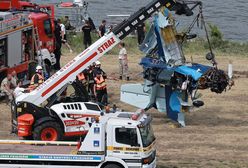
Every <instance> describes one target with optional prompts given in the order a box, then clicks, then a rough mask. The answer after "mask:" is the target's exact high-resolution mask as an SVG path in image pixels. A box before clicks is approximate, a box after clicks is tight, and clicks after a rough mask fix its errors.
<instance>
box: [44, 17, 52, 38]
mask: <svg viewBox="0 0 248 168" xmlns="http://www.w3.org/2000/svg"><path fill="white" fill-rule="evenodd" d="M44 30H45V33H46V35H47V36H48V37H52V36H53V32H52V24H51V21H50V19H47V20H44Z"/></svg>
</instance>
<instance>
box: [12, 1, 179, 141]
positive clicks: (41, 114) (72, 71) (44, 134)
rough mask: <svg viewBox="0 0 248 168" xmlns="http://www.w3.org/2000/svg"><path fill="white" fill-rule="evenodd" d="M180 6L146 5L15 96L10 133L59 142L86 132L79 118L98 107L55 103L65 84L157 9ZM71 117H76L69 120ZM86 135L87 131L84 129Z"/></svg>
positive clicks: (67, 101) (77, 99)
mask: <svg viewBox="0 0 248 168" xmlns="http://www.w3.org/2000/svg"><path fill="white" fill-rule="evenodd" d="M182 4H183V3H182V2H180V3H179V2H176V1H174V0H154V1H152V2H150V3H149V4H148V5H147V6H146V7H143V8H141V9H140V10H138V11H137V12H136V13H134V14H133V15H131V16H130V17H129V18H128V19H127V20H124V21H123V22H122V23H120V24H119V25H117V26H116V27H115V28H114V29H113V31H112V32H109V33H107V34H106V35H104V36H103V37H102V38H100V39H99V40H97V41H96V42H95V43H94V44H92V45H91V46H90V47H89V48H87V49H86V50H84V51H83V52H82V53H80V54H79V55H78V56H77V57H75V58H74V59H73V60H71V61H70V62H69V63H67V64H66V65H65V66H64V67H62V68H61V69H60V70H59V71H57V72H56V73H55V74H54V75H52V76H51V77H50V78H49V79H47V80H46V81H45V82H44V83H43V84H42V85H40V86H39V87H38V88H36V89H35V90H34V91H32V92H30V93H22V94H20V95H19V96H17V97H16V100H15V103H14V104H13V105H12V116H13V117H12V118H13V120H12V123H13V124H12V125H13V130H16V133H18V135H19V136H20V137H24V138H25V139H34V140H61V139H62V137H64V136H76V135H80V134H82V133H83V132H84V131H82V128H86V127H85V126H84V124H85V121H82V118H83V117H84V115H86V114H88V115H95V113H99V107H98V105H97V104H95V105H94V104H92V103H78V102H83V101H82V100H80V98H82V97H80V96H78V97H77V96H76V97H75V96H72V97H68V98H67V99H64V100H63V101H61V100H58V97H59V96H60V94H61V93H62V92H63V89H64V88H66V86H67V85H68V83H70V82H73V81H74V80H75V78H76V76H77V75H78V74H79V73H80V72H82V71H83V70H84V69H86V68H87V67H88V66H89V65H91V64H92V63H93V62H95V61H96V60H98V59H99V58H100V57H101V56H102V55H104V54H105V53H106V52H108V51H109V50H111V49H112V48H113V47H114V46H116V45H117V44H118V43H119V42H120V41H121V40H122V39H123V38H125V37H126V36H127V35H128V34H130V33H131V32H132V31H133V30H135V28H136V26H137V25H138V24H140V23H142V22H144V21H145V20H146V19H147V18H149V17H150V16H151V15H152V14H154V13H155V12H156V11H157V10H158V9H159V8H161V7H166V8H168V9H169V10H177V9H179V10H181V8H180V7H181V6H182ZM75 88H77V87H75ZM77 89H78V88H77ZM45 102H47V103H45ZM55 102H56V103H55ZM44 104H45V105H44ZM79 105H80V106H79ZM87 105H88V106H91V107H89V108H93V109H92V110H93V111H95V112H94V113H92V110H90V111H89V110H88V109H89V108H88V107H86V106H87ZM83 107H85V108H83ZM85 110H86V111H85ZM87 110H88V111H87ZM80 113H81V114H80ZM74 115H77V116H78V117H71V116H74ZM80 115H81V116H82V117H80ZM86 118H87V117H86ZM67 120H70V121H69V124H67V123H66V122H67ZM80 120H81V121H80ZM70 123H73V126H74V128H72V127H71V124H70ZM75 127H76V128H75ZM86 132H87V129H85V133H86Z"/></svg>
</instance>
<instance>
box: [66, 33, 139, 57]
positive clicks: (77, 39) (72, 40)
mask: <svg viewBox="0 0 248 168" xmlns="http://www.w3.org/2000/svg"><path fill="white" fill-rule="evenodd" d="M91 37H92V44H93V43H94V42H95V41H97V40H98V39H99V37H98V34H97V33H96V32H93V33H91ZM123 42H124V43H125V45H126V46H125V47H126V49H127V52H128V53H130V54H131V53H132V54H138V53H140V51H139V49H138V41H137V39H136V36H128V37H126V38H125V39H124V40H123ZM68 43H69V44H70V45H71V47H72V50H73V51H75V52H77V53H79V52H82V51H83V50H84V44H83V33H82V32H77V33H69V34H68ZM108 54H112V55H118V54H119V48H118V46H115V47H114V48H113V49H112V50H111V51H109V52H108Z"/></svg>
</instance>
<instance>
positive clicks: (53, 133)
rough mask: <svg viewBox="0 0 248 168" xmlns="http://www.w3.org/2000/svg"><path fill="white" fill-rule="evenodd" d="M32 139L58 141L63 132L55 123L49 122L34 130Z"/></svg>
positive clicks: (61, 137)
mask: <svg viewBox="0 0 248 168" xmlns="http://www.w3.org/2000/svg"><path fill="white" fill-rule="evenodd" d="M33 137H34V140H41V141H60V140H62V139H63V131H62V128H61V126H60V125H59V124H58V123H57V122H54V121H49V122H45V123H43V124H41V125H39V126H37V127H36V128H34V131H33Z"/></svg>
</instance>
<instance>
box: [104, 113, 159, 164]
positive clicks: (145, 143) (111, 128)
mask: <svg viewBox="0 0 248 168" xmlns="http://www.w3.org/2000/svg"><path fill="white" fill-rule="evenodd" d="M139 115H140V116H139ZM139 117H140V118H139ZM119 118H121V119H122V121H121V122H120V119H119ZM125 118H126V119H130V118H131V120H132V121H131V122H130V121H129V120H125ZM150 122H151V116H146V115H142V114H140V113H133V114H130V113H120V114H118V118H116V119H114V118H111V119H109V121H108V127H107V132H112V133H113V135H112V138H107V139H110V140H109V141H107V156H109V157H110V156H111V157H115V158H122V160H125V162H126V164H127V166H128V167H143V168H145V167H155V156H156V151H155V149H154V145H155V136H154V134H153V130H152V127H151V125H150ZM108 135H109V134H108ZM127 137H128V138H127Z"/></svg>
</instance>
